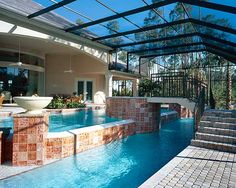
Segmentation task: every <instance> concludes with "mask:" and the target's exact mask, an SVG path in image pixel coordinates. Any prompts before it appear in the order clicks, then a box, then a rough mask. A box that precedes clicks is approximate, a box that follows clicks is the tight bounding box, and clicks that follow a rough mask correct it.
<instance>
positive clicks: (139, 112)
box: [106, 97, 160, 133]
mask: <svg viewBox="0 0 236 188" xmlns="http://www.w3.org/2000/svg"><path fill="white" fill-rule="evenodd" d="M106 105H107V106H106V114H107V115H108V116H111V117H115V118H120V119H132V120H134V121H135V122H136V132H137V133H145V132H153V131H157V130H158V128H159V121H160V104H155V103H148V102H147V99H146V98H141V97H140V98H139V97H137V98H136V97H132V98H131V97H112V98H107V100H106Z"/></svg>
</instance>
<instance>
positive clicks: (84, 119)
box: [49, 109, 119, 132]
mask: <svg viewBox="0 0 236 188" xmlns="http://www.w3.org/2000/svg"><path fill="white" fill-rule="evenodd" d="M115 121H119V119H117V118H110V117H108V116H106V114H105V110H104V109H102V110H81V111H78V112H75V113H69V114H51V115H50V117H49V131H50V132H60V131H68V130H71V129H78V128H82V127H88V126H92V125H99V124H103V123H110V122H115Z"/></svg>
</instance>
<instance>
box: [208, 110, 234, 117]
mask: <svg viewBox="0 0 236 188" xmlns="http://www.w3.org/2000/svg"><path fill="white" fill-rule="evenodd" d="M204 116H214V117H223V118H225V117H229V118H236V110H207V111H205V112H204Z"/></svg>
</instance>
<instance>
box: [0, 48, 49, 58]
mask: <svg viewBox="0 0 236 188" xmlns="http://www.w3.org/2000/svg"><path fill="white" fill-rule="evenodd" d="M0 50H2V51H5V52H19V50H17V49H12V48H10V47H4V48H3V47H0ZM20 51H21V54H26V55H32V56H35V57H38V58H41V59H42V60H45V55H39V54H36V53H34V52H28V51H25V50H24V49H23V50H22V49H21V50H20Z"/></svg>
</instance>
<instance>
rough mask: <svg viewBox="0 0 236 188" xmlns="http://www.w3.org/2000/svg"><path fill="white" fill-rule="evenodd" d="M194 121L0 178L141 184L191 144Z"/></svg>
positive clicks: (43, 184)
mask: <svg viewBox="0 0 236 188" xmlns="http://www.w3.org/2000/svg"><path fill="white" fill-rule="evenodd" d="M192 136H193V120H192V119H183V120H178V121H175V122H171V123H168V124H165V125H163V126H162V128H161V130H160V131H159V132H156V133H151V134H137V135H134V136H130V137H128V138H125V139H122V140H118V141H115V142H112V143H110V144H107V145H104V146H100V147H98V148H95V149H92V150H88V151H85V152H83V153H79V154H77V155H75V156H72V157H68V158H65V159H63V160H61V161H58V162H55V163H53V164H50V165H47V166H44V167H41V168H38V169H35V170H32V171H30V172H26V173H23V174H20V175H17V176H14V177H11V178H9V179H5V180H2V181H0V187H4V188H25V187H34V188H54V187H55V188H87V187H88V188H96V187H98V188H116V187H117V188H120V187H124V188H126V187H129V188H132V187H138V186H139V185H141V184H142V183H143V182H144V181H145V180H146V179H148V178H149V177H150V176H151V175H153V174H154V173H155V172H156V171H158V170H159V169H160V168H161V167H162V166H163V165H165V164H166V163H167V162H168V161H169V160H171V159H172V158H173V157H174V156H176V155H177V154H178V153H179V152H180V151H182V150H183V149H184V148H185V147H186V146H187V145H189V143H190V139H191V138H192Z"/></svg>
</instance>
